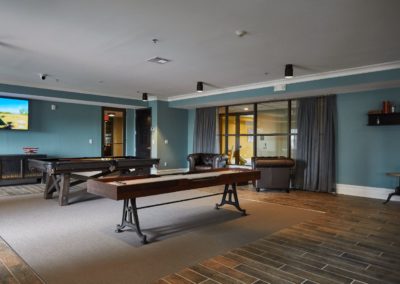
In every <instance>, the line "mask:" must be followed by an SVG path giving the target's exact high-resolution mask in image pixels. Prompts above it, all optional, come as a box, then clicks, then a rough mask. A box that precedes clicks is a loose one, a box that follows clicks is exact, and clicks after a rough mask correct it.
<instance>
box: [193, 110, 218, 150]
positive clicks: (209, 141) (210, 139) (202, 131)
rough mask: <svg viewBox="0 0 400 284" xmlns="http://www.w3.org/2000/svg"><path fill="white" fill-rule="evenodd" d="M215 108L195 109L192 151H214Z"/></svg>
mask: <svg viewBox="0 0 400 284" xmlns="http://www.w3.org/2000/svg"><path fill="white" fill-rule="evenodd" d="M216 127H217V108H216V107H209V108H200V109H196V117H195V126H194V139H193V152H194V153H216V151H217V150H218V149H217V148H216V143H215V142H216V130H217V128H216Z"/></svg>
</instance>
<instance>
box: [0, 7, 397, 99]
mask: <svg viewBox="0 0 400 284" xmlns="http://www.w3.org/2000/svg"><path fill="white" fill-rule="evenodd" d="M399 11H400V1H399V0H385V1H382V0H351V1H349V0H142V1H140V0H113V1H110V0H68V1H66V0H30V1H17V0H0V83H9V84H16V85H25V86H35V87H41V88H50V89H57V90H72V91H80V92H84V93H93V94H100V95H109V96H118V97H128V98H137V99H140V98H141V94H138V92H148V93H149V94H150V95H152V96H157V98H159V99H167V98H168V97H171V96H177V95H183V94H190V93H193V92H194V90H195V87H196V81H204V82H205V83H206V86H205V90H215V89H219V88H227V87H233V86H238V85H245V84H252V83H259V82H265V81H270V80H276V79H279V78H282V77H283V70H284V65H285V64H287V63H292V64H294V66H295V67H294V70H295V75H297V76H299V75H309V74H318V73H321V72H327V71H333V70H341V69H347V68H353V67H359V66H367V65H372V64H378V63H383V62H392V61H398V60H400V16H399ZM238 29H239V30H245V31H247V32H248V34H247V35H245V36H243V37H238V36H237V35H236V34H235V30H238ZM153 38H157V39H159V43H158V44H154V43H153V42H152V39H153ZM154 56H160V57H164V58H167V59H170V60H171V62H170V63H167V64H165V65H158V64H154V63H150V62H147V61H146V60H147V59H149V58H151V57H154ZM266 72H267V73H268V75H265V73H266ZM38 73H46V74H49V75H50V76H49V77H48V78H47V79H46V80H45V81H42V80H41V79H40V78H39V75H38Z"/></svg>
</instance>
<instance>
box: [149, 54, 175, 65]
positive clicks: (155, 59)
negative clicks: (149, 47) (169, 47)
mask: <svg viewBox="0 0 400 284" xmlns="http://www.w3.org/2000/svg"><path fill="white" fill-rule="evenodd" d="M147 61H149V62H153V63H158V64H165V63H168V62H170V61H171V60H169V59H165V58H162V57H158V56H157V57H153V58H150V59H148V60H147Z"/></svg>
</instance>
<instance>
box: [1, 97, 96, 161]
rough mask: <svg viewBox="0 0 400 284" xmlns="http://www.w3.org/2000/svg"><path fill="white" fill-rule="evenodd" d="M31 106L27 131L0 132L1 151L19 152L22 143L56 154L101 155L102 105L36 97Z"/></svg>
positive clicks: (6, 152)
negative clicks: (46, 100)
mask: <svg viewBox="0 0 400 284" xmlns="http://www.w3.org/2000/svg"><path fill="white" fill-rule="evenodd" d="M51 104H56V105H57V109H56V110H55V111H52V110H51ZM30 107H31V108H30V130H29V131H10V130H4V131H3V130H2V131H0V154H22V153H23V151H22V147H24V146H33V147H39V153H42V154H47V155H50V156H58V157H73V156H75V157H80V156H99V155H100V154H101V107H99V106H87V105H77V104H67V103H51V102H45V101H37V100H31V105H30ZM89 139H93V144H89Z"/></svg>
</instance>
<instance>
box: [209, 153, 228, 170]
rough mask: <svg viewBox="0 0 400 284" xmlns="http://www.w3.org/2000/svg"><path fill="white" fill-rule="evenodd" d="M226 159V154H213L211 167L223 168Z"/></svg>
mask: <svg viewBox="0 0 400 284" xmlns="http://www.w3.org/2000/svg"><path fill="white" fill-rule="evenodd" d="M227 161H228V156H226V155H223V154H222V155H215V156H214V158H213V168H214V169H216V168H223V167H225V166H226V164H227Z"/></svg>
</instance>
